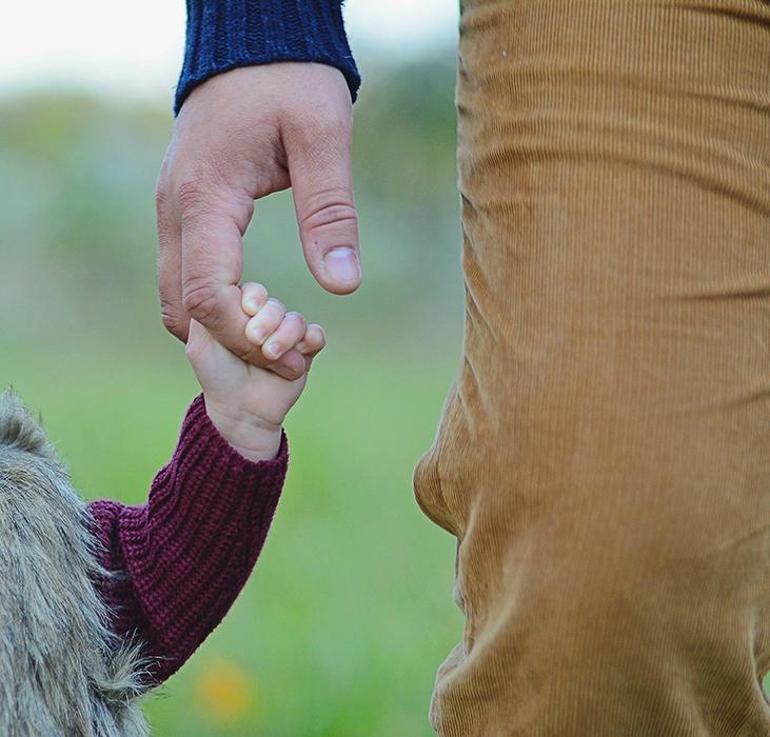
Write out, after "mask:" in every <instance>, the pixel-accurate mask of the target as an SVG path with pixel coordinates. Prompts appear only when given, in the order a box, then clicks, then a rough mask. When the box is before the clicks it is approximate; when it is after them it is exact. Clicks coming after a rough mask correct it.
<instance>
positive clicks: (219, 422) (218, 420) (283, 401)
mask: <svg viewBox="0 0 770 737" xmlns="http://www.w3.org/2000/svg"><path fill="white" fill-rule="evenodd" d="M238 291H239V293H240V295H241V296H240V300H239V305H238V309H239V310H240V311H241V315H242V317H243V318H244V320H245V321H246V326H245V327H244V336H245V340H246V341H247V342H248V343H249V344H250V345H251V346H252V347H253V350H254V351H255V352H256V353H260V354H262V356H263V357H264V358H265V360H267V358H266V357H265V354H266V352H268V353H269V352H270V351H271V350H272V353H270V355H271V358H272V359H273V360H276V359H277V358H279V357H280V356H282V355H285V354H286V353H287V352H289V351H294V352H296V353H297V355H298V356H300V358H301V360H302V364H303V367H304V368H303V371H302V374H301V376H300V377H299V378H298V379H294V380H289V379H285V378H283V377H281V376H279V375H278V374H276V373H275V372H273V371H270V370H268V369H264V368H260V367H258V366H255V365H253V364H251V363H248V362H246V361H244V360H242V359H240V358H238V356H236V355H235V354H234V353H232V352H231V351H229V350H228V349H227V348H225V347H224V346H223V345H221V344H220V343H218V342H217V340H216V339H215V338H214V337H213V335H212V334H211V333H210V332H209V331H208V330H207V329H206V328H205V327H203V325H201V324H200V323H199V322H196V321H195V320H193V321H191V323H190V328H189V335H188V340H187V351H186V353H187V358H188V359H189V361H190V363H191V364H192V367H193V370H194V371H195V375H196V376H197V378H198V381H199V383H200V385H201V387H202V389H203V398H204V400H205V402H206V413H207V414H208V416H209V418H210V419H211V421H212V422H213V423H214V426H215V427H216V428H217V430H219V432H220V434H221V435H222V437H224V439H225V440H227V442H228V443H230V445H232V446H233V448H235V450H237V451H238V452H239V453H240V454H241V455H242V456H244V457H245V458H248V459H249V460H250V461H262V460H270V459H272V458H275V456H276V454H277V453H278V449H279V447H280V443H281V426H282V424H283V420H284V418H285V417H286V413H287V412H288V411H289V410H290V409H291V408H292V406H293V405H294V403H295V402H296V401H297V399H299V395H300V394H301V393H302V390H303V389H304V388H305V383H306V381H307V374H308V372H309V371H310V366H311V364H312V362H313V358H314V357H315V356H316V355H317V354H318V352H319V351H321V350H322V349H323V347H324V346H325V345H326V335H325V334H324V331H323V328H321V326H320V325H316V324H311V325H308V324H307V322H306V321H305V318H304V317H303V316H302V315H301V314H300V313H299V312H287V311H286V308H285V307H284V306H283V304H282V303H281V302H280V301H279V300H277V299H275V298H274V297H269V296H268V293H267V290H266V289H265V288H264V287H263V286H262V285H261V284H245V285H244V286H243V289H242V290H241V289H239V290H238Z"/></svg>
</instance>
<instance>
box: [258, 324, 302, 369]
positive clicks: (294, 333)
mask: <svg viewBox="0 0 770 737" xmlns="http://www.w3.org/2000/svg"><path fill="white" fill-rule="evenodd" d="M306 330H307V323H306V322H305V318H304V317H303V316H302V315H301V314H300V313H299V312H287V313H286V315H285V316H284V318H283V320H282V321H281V324H280V325H279V326H278V327H277V328H276V329H275V332H274V333H273V334H272V335H271V336H270V337H269V338H268V339H267V340H266V341H265V344H264V345H263V346H262V354H263V355H264V357H265V358H267V359H268V360H270V361H275V360H277V359H279V358H280V357H281V356H282V355H283V354H284V353H286V351H288V350H289V348H293V347H294V346H295V345H296V343H297V342H298V341H299V340H301V339H302V336H303V335H304V334H305V331H306Z"/></svg>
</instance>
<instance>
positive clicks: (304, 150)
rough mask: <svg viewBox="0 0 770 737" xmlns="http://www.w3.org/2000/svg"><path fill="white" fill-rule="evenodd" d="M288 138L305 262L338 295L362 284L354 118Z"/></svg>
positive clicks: (312, 126) (310, 128) (305, 129)
mask: <svg viewBox="0 0 770 737" xmlns="http://www.w3.org/2000/svg"><path fill="white" fill-rule="evenodd" d="M293 138H294V140H286V139H285V140H284V146H285V148H286V155H287V160H288V164H289V175H290V177H291V187H292V192H293V196H294V207H295V209H296V212H297V224H298V226H299V235H300V239H301V241H302V249H303V251H304V253H305V261H306V262H307V265H308V268H309V269H310V271H311V272H312V274H313V276H314V277H315V278H316V281H317V282H318V283H319V284H320V285H321V286H322V287H323V288H324V289H326V290H327V291H329V292H332V293H334V294H350V292H354V291H355V290H356V289H358V286H359V285H360V284H361V259H360V254H359V246H358V215H357V212H356V205H355V198H354V195H353V176H352V172H351V160H350V159H351V155H350V142H351V127H350V122H349V119H346V120H344V121H343V122H342V123H341V122H340V121H338V120H337V121H333V122H330V123H329V124H327V125H319V124H318V122H317V121H314V123H312V124H310V125H308V126H306V127H303V128H302V129H300V130H299V131H298V132H297V135H296V136H294V137H293Z"/></svg>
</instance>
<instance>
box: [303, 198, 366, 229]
mask: <svg viewBox="0 0 770 737" xmlns="http://www.w3.org/2000/svg"><path fill="white" fill-rule="evenodd" d="M340 224H345V225H350V226H351V227H354V228H358V213H357V211H356V207H355V205H354V204H353V201H352V197H351V196H350V193H349V192H347V191H345V190H342V189H330V190H327V191H325V192H319V193H318V194H316V195H315V196H313V197H311V198H310V200H309V202H308V203H307V205H306V210H305V211H304V212H303V213H302V215H301V216H300V226H301V227H302V228H303V229H304V230H306V231H309V230H316V229H317V228H323V227H327V226H329V225H340Z"/></svg>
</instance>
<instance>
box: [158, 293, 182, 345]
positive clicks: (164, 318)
mask: <svg viewBox="0 0 770 737" xmlns="http://www.w3.org/2000/svg"><path fill="white" fill-rule="evenodd" d="M160 321H161V322H162V323H163V327H164V328H165V329H166V330H168V332H169V333H171V334H172V335H176V337H177V338H184V334H185V332H186V330H185V326H184V323H183V321H182V317H181V315H180V314H179V313H178V312H177V311H176V310H175V309H173V308H172V307H171V305H170V304H168V303H167V302H163V303H161V308H160Z"/></svg>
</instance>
